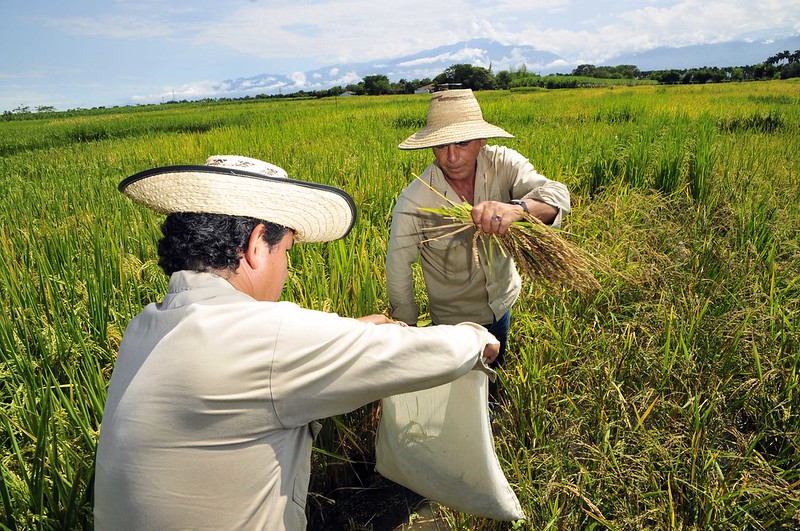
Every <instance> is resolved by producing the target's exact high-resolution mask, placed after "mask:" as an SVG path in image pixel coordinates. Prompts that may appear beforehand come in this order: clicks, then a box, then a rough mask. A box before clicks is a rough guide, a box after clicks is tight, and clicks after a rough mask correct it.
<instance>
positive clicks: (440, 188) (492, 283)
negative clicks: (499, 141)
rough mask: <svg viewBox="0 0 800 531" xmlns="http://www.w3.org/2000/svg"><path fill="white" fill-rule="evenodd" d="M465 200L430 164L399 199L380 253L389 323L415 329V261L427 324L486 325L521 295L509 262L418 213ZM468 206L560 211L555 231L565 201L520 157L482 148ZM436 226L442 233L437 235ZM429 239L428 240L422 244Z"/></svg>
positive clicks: (565, 195)
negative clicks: (533, 204)
mask: <svg viewBox="0 0 800 531" xmlns="http://www.w3.org/2000/svg"><path fill="white" fill-rule="evenodd" d="M431 187H432V188H433V189H434V190H436V192H439V194H442V195H444V196H445V197H446V198H447V199H449V200H450V201H453V202H455V203H457V204H461V203H462V202H463V200H462V199H461V198H459V197H458V195H457V194H456V192H455V191H454V190H453V189H452V188H451V187H450V185H449V184H448V183H447V181H446V180H445V177H444V174H443V173H442V170H441V169H440V168H439V166H438V165H436V164H435V163H434V164H431V165H430V166H428V168H427V169H426V170H425V171H424V172H423V173H422V174H421V175H420V177H419V179H415V180H414V181H413V182H411V184H409V185H408V186H407V187H406V188H405V190H403V192H402V193H401V194H400V197H399V198H398V199H397V204H396V205H395V207H394V211H393V213H392V228H391V233H390V236H389V247H388V251H387V254H386V288H387V291H388V295H389V304H390V307H391V311H392V317H394V318H395V319H397V320H400V321H404V322H406V323H408V324H416V323H417V319H418V316H419V304H418V302H417V301H416V300H415V297H414V279H413V274H412V267H411V266H412V264H413V263H415V262H416V261H417V260H418V259H419V260H420V265H421V269H422V275H423V278H424V281H425V289H426V291H427V294H428V305H429V309H430V314H431V319H432V320H433V322H434V323H437V324H456V323H460V322H464V321H472V322H476V323H481V324H490V323H491V322H492V321H493V319H494V318H499V317H501V316H503V315H504V314H505V313H506V312H507V311H508V310H509V309H510V308H511V306H512V305H513V304H514V302H515V301H516V299H517V297H518V296H519V292H520V285H521V280H520V277H519V273H517V269H516V267H515V265H514V261H513V260H512V259H511V257H510V256H507V255H504V254H503V253H502V252H500V249H499V248H498V247H497V246H496V245H494V244H492V245H489V246H488V247H487V246H485V245H483V244H482V243H481V242H483V241H485V240H486V239H485V238H482V239H481V240H479V242H478V243H477V245H475V241H474V239H473V235H474V234H475V231H474V229H472V228H470V229H469V230H466V231H461V232H458V233H454V232H453V231H454V228H452V227H444V226H446V225H448V224H451V223H452V221H450V220H447V219H445V218H443V217H442V216H441V215H439V214H436V213H430V212H425V211H423V210H420V208H423V207H424V208H442V207H443V206H448V203H447V201H446V200H444V199H442V197H441V196H440V195H439V194H437V193H436V192H434V191H433V190H431ZM474 193H475V197H474V203H475V204H478V203H480V202H481V201H500V202H503V203H507V202H509V201H510V200H511V199H537V200H539V201H543V202H544V203H547V204H548V205H552V206H554V207H556V208H557V209H558V214H557V215H556V218H555V220H554V221H553V223H552V226H553V227H559V226H560V225H561V220H562V218H563V217H564V216H565V215H566V214H567V213H568V212H569V209H570V195H569V191H568V190H567V187H566V186H564V185H563V184H562V183H559V182H557V181H553V180H550V179H548V178H547V177H545V176H543V175H541V174H539V173H538V172H537V171H536V170H535V169H534V168H533V165H531V163H530V162H529V161H528V159H526V158H525V157H524V156H523V155H521V154H520V153H518V152H516V151H514V150H513V149H510V148H507V147H504V146H488V145H487V146H484V147H483V148H482V149H481V152H480V154H479V155H478V160H477V172H476V175H475V190H474ZM437 227H440V228H438V229H437ZM426 240H427V241H426Z"/></svg>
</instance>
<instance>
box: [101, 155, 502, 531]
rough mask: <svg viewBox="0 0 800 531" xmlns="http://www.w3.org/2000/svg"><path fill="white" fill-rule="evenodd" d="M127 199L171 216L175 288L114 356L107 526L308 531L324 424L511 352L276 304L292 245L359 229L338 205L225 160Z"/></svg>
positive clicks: (453, 335) (463, 336)
mask: <svg viewBox="0 0 800 531" xmlns="http://www.w3.org/2000/svg"><path fill="white" fill-rule="evenodd" d="M119 188H120V190H121V191H122V192H123V193H124V194H125V195H127V196H128V197H130V198H131V199H133V200H134V201H136V202H138V203H141V204H143V205H145V206H147V207H149V208H151V209H154V210H156V211H157V212H160V213H166V214H167V217H166V219H165V221H164V223H163V225H162V233H163V237H162V238H161V240H160V241H159V244H158V252H159V257H160V261H159V265H161V267H162V268H163V269H164V271H165V272H166V273H167V274H168V275H170V279H169V288H168V292H167V294H166V295H165V297H164V299H163V300H162V301H161V302H160V303H153V304H149V305H148V306H147V307H145V308H144V310H143V311H142V312H141V313H140V314H139V315H137V316H136V317H135V318H133V319H132V320H131V322H130V324H129V325H128V327H127V329H126V331H125V335H124V337H123V340H122V343H121V345H120V351H119V354H118V357H117V361H116V364H115V367H114V371H113V375H112V378H111V382H110V384H109V390H108V398H107V400H106V405H105V411H104V415H103V423H102V428H101V431H100V441H99V444H98V450H97V462H96V482H95V509H94V511H95V528H96V529H110V530H115V531H117V530H120V529H159V530H162V529H178V528H181V529H198V528H203V529H291V530H295V529H303V528H305V526H306V516H305V512H304V507H305V503H306V495H307V490H308V483H309V475H310V472H309V471H310V458H311V445H312V439H313V437H314V435H315V434H316V432H317V431H318V429H319V424H318V423H317V422H316V420H315V419H321V418H324V417H329V416H332V415H337V414H343V413H346V412H349V411H352V410H354V409H356V408H358V407H360V406H363V405H365V404H367V403H369V402H372V401H375V400H378V399H380V398H383V397H386V396H389V395H394V394H400V393H405V392H410V391H415V390H420V389H425V388H428V387H434V386H437V385H441V384H443V383H446V382H450V381H452V380H455V379H456V378H458V377H460V376H462V375H464V374H466V373H468V372H469V371H470V370H472V369H473V368H485V362H488V361H491V360H492V359H494V357H495V356H496V355H497V353H498V351H499V345H498V343H497V341H496V339H495V338H494V337H492V336H491V334H489V333H488V332H487V331H486V330H485V329H484V328H482V327H480V326H478V325H475V324H464V325H460V326H443V327H432V328H430V329H414V328H408V327H403V326H398V325H397V324H391V323H392V322H391V321H390V320H389V319H387V318H386V317H384V316H380V315H371V316H367V317H363V318H361V319H350V318H345V317H340V316H338V315H336V314H332V313H325V312H319V311H313V310H309V309H304V308H301V307H299V306H297V305H296V304H293V303H290V302H279V301H278V299H279V297H280V295H281V291H282V288H283V285H284V283H285V281H286V279H287V276H288V257H287V254H288V252H289V249H290V248H291V247H292V245H293V244H294V243H296V242H321V241H329V240H335V239H338V238H343V237H344V236H345V235H347V233H348V232H349V231H350V229H351V227H352V226H353V224H354V221H355V215H356V210H355V206H354V204H353V201H352V199H351V198H350V196H349V195H348V194H347V193H345V192H344V191H342V190H339V189H337V188H333V187H329V186H324V185H321V184H315V183H310V182H304V181H299V180H294V179H289V178H288V177H287V175H286V173H285V172H284V171H283V170H282V169H280V168H278V167H277V166H273V165H271V164H268V163H265V162H262V161H258V160H255V159H249V158H244V157H230V156H222V157H211V158H210V159H209V160H208V161H207V162H206V165H198V166H170V167H164V168H156V169H152V170H147V171H144V172H141V173H138V174H136V175H134V176H132V177H129V178H127V179H125V180H124V181H123V182H122V183H121V184H120V186H119ZM314 280H315V279H308V281H310V282H313V281H314ZM432 360H433V361H434V362H435V363H434V367H433V368H432V367H431V361H432Z"/></svg>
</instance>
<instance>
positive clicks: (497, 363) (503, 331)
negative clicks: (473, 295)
mask: <svg viewBox="0 0 800 531" xmlns="http://www.w3.org/2000/svg"><path fill="white" fill-rule="evenodd" d="M510 324H511V310H509V311H507V312H506V313H505V315H503V316H502V317H500V319H495V320H494V321H492V323H491V324H488V325H483V326H484V328H486V330H488V331H489V332H491V333H492V335H494V337H496V338H497V340H498V341H499V342H500V354H498V356H497V358H496V359H495V360H494V361H493V362H492V364H491V365H490V367H501V366H502V365H503V358H504V357H505V353H506V343H507V342H508V329H509V326H510Z"/></svg>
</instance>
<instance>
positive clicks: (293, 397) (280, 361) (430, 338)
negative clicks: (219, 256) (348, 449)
mask: <svg viewBox="0 0 800 531" xmlns="http://www.w3.org/2000/svg"><path fill="white" fill-rule="evenodd" d="M310 330H313V334H310V333H309V331H310ZM496 341H497V340H496V339H495V338H494V337H493V336H492V335H491V334H489V332H487V331H486V329H484V328H483V327H482V326H479V325H476V324H472V323H464V324H459V325H454V326H445V325H443V326H432V327H425V328H415V327H401V326H399V325H394V324H384V325H375V324H371V323H363V322H361V321H357V320H355V319H349V318H344V317H339V316H337V315H335V314H329V313H325V312H318V311H314V310H306V309H302V308H300V307H297V306H292V307H291V308H290V309H289V310H288V311H287V312H285V317H284V318H283V319H282V322H281V326H280V332H279V335H278V341H277V343H276V349H275V352H274V354H273V361H272V371H271V373H272V376H271V378H270V389H271V393H272V402H273V404H274V407H275V411H276V414H277V417H278V419H279V420H280V422H281V424H282V425H283V426H284V427H293V426H299V425H302V424H304V423H308V422H310V421H312V420H315V419H320V418H325V417H330V416H332V415H339V414H344V413H347V412H350V411H353V410H354V409H356V408H358V407H361V406H363V405H365V404H368V403H370V402H373V401H375V400H378V399H381V398H384V397H387V396H391V395H396V394H402V393H407V392H411V391H418V390H420V389H426V388H429V387H434V386H437V385H442V384H444V383H447V382H450V381H452V380H454V379H456V378H458V377H460V376H462V375H464V374H466V373H467V372H469V371H470V370H472V369H473V368H476V367H483V366H484V365H483V362H482V357H483V349H484V347H485V345H486V344H489V343H493V342H496Z"/></svg>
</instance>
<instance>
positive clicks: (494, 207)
mask: <svg viewBox="0 0 800 531" xmlns="http://www.w3.org/2000/svg"><path fill="white" fill-rule="evenodd" d="M523 212H524V211H523V210H522V207H521V206H517V205H511V204H508V203H501V202H500V201H482V202H480V203H478V204H477V205H475V206H474V207H473V208H472V222H473V223H474V224H475V227H477V229H478V230H480V231H482V232H484V233H486V234H498V235H502V234H505V233H506V231H507V230H508V227H510V226H511V224H512V223H514V222H515V221H519V220H521V219H522V214H523Z"/></svg>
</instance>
